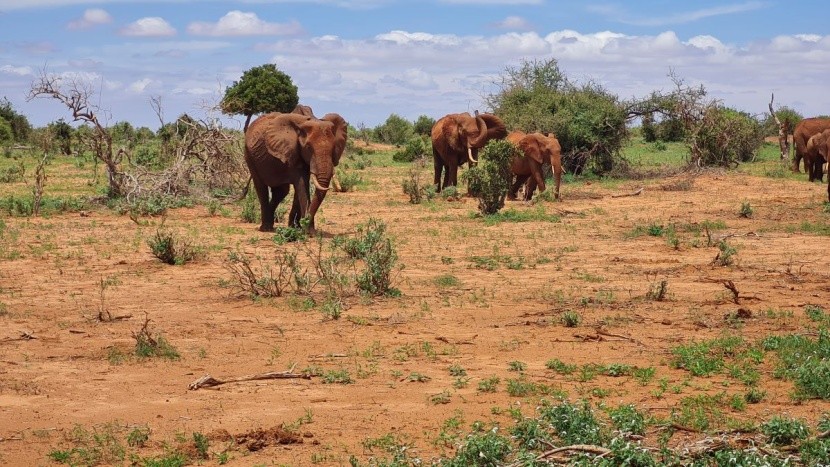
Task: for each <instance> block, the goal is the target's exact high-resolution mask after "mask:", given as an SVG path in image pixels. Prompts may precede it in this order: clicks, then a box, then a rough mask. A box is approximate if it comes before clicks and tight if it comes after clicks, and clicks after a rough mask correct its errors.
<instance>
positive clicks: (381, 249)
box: [338, 218, 400, 296]
mask: <svg viewBox="0 0 830 467" xmlns="http://www.w3.org/2000/svg"><path fill="white" fill-rule="evenodd" d="M338 244H340V245H341V246H342V248H343V250H344V251H345V252H346V254H347V255H349V257H351V258H354V259H358V260H362V261H363V263H364V265H365V268H364V270H363V271H362V272H360V273H359V274H358V276H357V286H358V288H359V289H360V290H361V291H363V292H366V293H369V294H371V295H391V296H398V295H400V290H398V289H396V288H394V287H392V270H393V269H394V267H395V264H396V263H397V261H398V253H397V252H396V251H395V248H394V247H393V246H392V240H391V239H390V238H389V237H388V236H387V235H386V224H384V223H383V221H381V220H378V219H375V218H369V220H368V222H366V223H365V224H361V225H358V226H357V236H356V237H354V238H348V239H344V240H338Z"/></svg>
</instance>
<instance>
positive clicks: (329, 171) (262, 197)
mask: <svg viewBox="0 0 830 467" xmlns="http://www.w3.org/2000/svg"><path fill="white" fill-rule="evenodd" d="M346 138H347V125H346V121H345V120H343V117H341V116H340V115H338V114H327V115H326V116H324V117H323V118H321V119H319V120H318V119H316V118H313V117H309V116H306V115H300V114H296V113H290V114H283V113H270V114H266V115H263V116H261V117H259V118H258V119H256V120H255V121H254V122H253V123H252V124H251V126H250V127H248V131H246V132H245V163H246V164H247V165H248V169H249V170H250V172H251V179H252V180H253V182H254V188H255V189H256V193H257V198H259V206H260V212H261V214H262V223H261V225H260V227H259V230H260V231H262V232H271V231H273V230H274V214H275V212H276V210H277V206H278V205H279V204H280V202H281V201H282V200H283V199H284V198H285V196H286V195H287V194H288V191H289V188H290V186H293V187H294V203H293V205H292V208H291V213H290V214H289V216H288V223H289V225H292V226H294V227H299V226H300V219H303V218H308V219H309V223H308V228H309V230H310V231H312V232H313V231H314V216H315V214H316V213H317V210H318V209H319V208H320V205H321V204H322V203H323V199H324V198H325V197H326V193H327V192H328V190H329V183H330V182H331V180H332V177H333V175H334V167H335V166H337V164H338V163H339V162H340V156H342V155H343V150H344V149H345V147H346ZM311 183H313V184H314V187H315V191H314V198H313V199H309V198H310V194H309V193H310V184H311ZM269 188H270V193H269Z"/></svg>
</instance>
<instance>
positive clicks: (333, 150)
mask: <svg viewBox="0 0 830 467" xmlns="http://www.w3.org/2000/svg"><path fill="white" fill-rule="evenodd" d="M346 138H347V124H346V121H345V120H344V119H343V117H341V116H340V115H338V114H334V113H332V114H327V115H325V116H324V117H322V118H319V119H318V118H316V117H315V116H314V113H313V112H312V111H311V108H310V107H307V106H303V105H298V106H297V107H296V108H295V109H294V111H293V112H291V113H269V114H266V115H263V116H261V117H259V118H257V119H256V120H255V121H254V122H253V123H252V124H251V125H250V126H249V127H248V129H247V130H246V131H245V163H246V164H247V165H248V169H249V171H250V172H251V180H252V181H253V184H254V189H255V190H256V194H257V198H258V199H259V205H260V212H261V219H262V223H261V224H260V227H259V230H260V231H263V232H271V231H273V230H274V217H275V212H276V209H277V206H278V205H279V204H280V202H282V200H283V199H284V198H285V197H286V196H287V195H288V192H289V188H290V187H291V186H293V187H294V201H293V204H292V206H291V212H290V214H289V216H288V223H289V225H291V226H294V227H299V226H300V225H301V223H300V221H301V220H302V219H304V218H305V219H307V222H308V223H307V225H306V227H307V228H308V230H309V231H312V232H313V231H314V216H315V214H316V212H317V210H318V209H319V208H320V205H321V204H322V202H323V199H324V198H325V197H326V193H327V192H328V190H329V188H330V186H329V185H330V184H331V183H332V180H333V177H334V168H335V167H336V166H337V164H338V163H339V162H340V157H341V156H342V155H343V150H344V149H345V147H346ZM505 138H506V139H507V140H508V141H510V142H511V143H513V144H514V145H516V146H517V147H518V148H519V150H520V151H519V153H518V154H517V155H516V156H514V157H513V160H512V161H511V163H510V168H511V170H512V172H513V176H514V182H513V183H512V184H511V187H510V191H509V192H508V197H509V198H510V199H516V196H517V192H518V190H519V188H520V187H521V186H522V185H523V184H524V185H525V192H524V199H525V200H530V199H531V197H532V196H533V192H534V191H535V190H536V188H537V187H538V188H539V190H540V191H545V177H544V174H543V170H542V166H543V164H550V165H551V167H552V169H553V173H554V179H555V180H556V187H555V191H554V197H555V198H557V199H558V198H559V187H560V184H561V181H562V160H561V153H562V150H561V147H560V145H559V142H558V141H557V139H556V138H555V137H554V136H549V135H544V134H542V133H531V134H526V133H523V132H519V131H514V132H511V133H509V134H508V132H507V128H506V127H505V125H504V123H503V122H502V121H501V119H500V118H498V117H497V116H495V115H493V114H487V113H482V114H479V113H478V111H476V112H475V114H474V115H470V114H469V113H466V112H465V113H459V114H449V115H446V116H444V117H442V118H441V119H439V120H438V121H437V122H435V124H434V125H433V127H432V154H433V160H434V168H435V185H436V188H437V189H438V191H440V190H441V189H443V188H446V187H449V186H455V185H456V184H457V182H458V167H459V166H461V165H463V164H465V163H466V162H468V161H469V162H470V164H476V163H477V162H478V150H479V149H481V148H483V147H484V146H485V145H487V143H488V142H489V141H491V140H494V139H505ZM442 174H443V182H442V179H441V177H442ZM312 183H313V184H314V188H315V190H314V196H313V197H312V196H311V194H310V192H311V184H312Z"/></svg>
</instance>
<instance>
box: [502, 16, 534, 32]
mask: <svg viewBox="0 0 830 467" xmlns="http://www.w3.org/2000/svg"><path fill="white" fill-rule="evenodd" d="M493 26H495V27H496V28H498V29H510V30H513V31H516V30H518V31H526V30H529V29H532V28H531V26H530V23H529V22H528V21H527V20H526V19H524V18H522V17H521V16H508V17H507V18H504V19H503V20H501V21H498V22H496V23H495V24H493Z"/></svg>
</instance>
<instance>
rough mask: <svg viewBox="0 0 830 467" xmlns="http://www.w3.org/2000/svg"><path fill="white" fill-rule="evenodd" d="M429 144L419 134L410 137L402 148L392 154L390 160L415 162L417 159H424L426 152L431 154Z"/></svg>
mask: <svg viewBox="0 0 830 467" xmlns="http://www.w3.org/2000/svg"><path fill="white" fill-rule="evenodd" d="M431 146H432V145H431V144H430V143H429V142H428V141H427V140H426V139H425V138H421V137H420V136H416V137H413V138H410V139H409V140H408V141H407V142H406V144H404V145H403V147H402V148H400V149H399V150H397V151H395V152H394V153H393V154H392V160H393V161H395V162H415V161H417V160H419V159H426V157H427V155H428V154H432V148H431Z"/></svg>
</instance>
